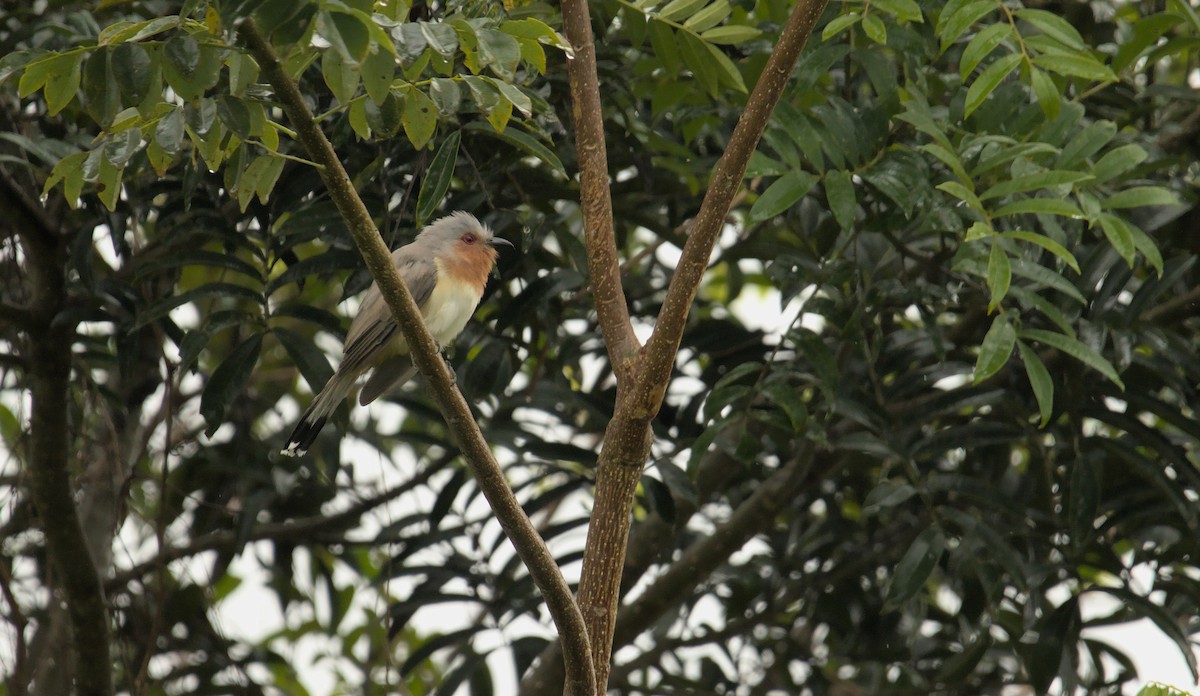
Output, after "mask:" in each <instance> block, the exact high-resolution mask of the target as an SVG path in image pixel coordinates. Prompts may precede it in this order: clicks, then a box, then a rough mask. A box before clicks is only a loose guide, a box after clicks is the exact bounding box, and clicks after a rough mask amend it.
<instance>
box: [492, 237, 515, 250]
mask: <svg viewBox="0 0 1200 696" xmlns="http://www.w3.org/2000/svg"><path fill="white" fill-rule="evenodd" d="M488 244H491V245H492V246H499V245H501V244H503V245H504V246H506V247H508V248H510V249H516V247H515V246H513V243H512V242H510V241H508V240H507V239H505V238H504V237H492V239H491V241H489V242H488Z"/></svg>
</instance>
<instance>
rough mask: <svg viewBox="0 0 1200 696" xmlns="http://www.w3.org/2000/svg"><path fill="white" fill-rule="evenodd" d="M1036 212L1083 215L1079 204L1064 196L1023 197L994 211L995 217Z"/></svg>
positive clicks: (1077, 217) (1064, 215) (1042, 213)
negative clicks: (1063, 197)
mask: <svg viewBox="0 0 1200 696" xmlns="http://www.w3.org/2000/svg"><path fill="white" fill-rule="evenodd" d="M1026 213H1035V214H1038V215H1059V216H1062V217H1068V218H1072V219H1076V220H1077V219H1079V218H1082V217H1083V212H1082V211H1081V210H1079V206H1077V205H1075V204H1074V203H1072V202H1070V201H1067V200H1064V199H1062V198H1022V199H1021V200H1019V201H1013V202H1012V203H1006V204H1004V205H1002V206H1000V207H999V208H996V210H994V211H992V216H993V217H1004V216H1006V215H1023V214H1026Z"/></svg>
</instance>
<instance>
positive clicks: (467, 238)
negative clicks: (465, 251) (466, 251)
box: [462, 232, 476, 244]
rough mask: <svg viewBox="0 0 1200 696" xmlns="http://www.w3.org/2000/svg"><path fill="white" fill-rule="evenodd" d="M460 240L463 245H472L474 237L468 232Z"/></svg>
mask: <svg viewBox="0 0 1200 696" xmlns="http://www.w3.org/2000/svg"><path fill="white" fill-rule="evenodd" d="M462 240H463V244H474V243H475V240H476V237H475V235H473V234H471V233H470V232H468V233H466V234H464V235H463V236H462Z"/></svg>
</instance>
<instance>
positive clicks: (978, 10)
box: [937, 0, 999, 53]
mask: <svg viewBox="0 0 1200 696" xmlns="http://www.w3.org/2000/svg"><path fill="white" fill-rule="evenodd" d="M998 7H999V6H998V5H997V4H996V3H995V2H992V1H991V0H975V2H969V3H965V4H964V3H958V4H957V5H954V4H953V3H948V4H947V5H946V7H945V8H944V9H943V10H942V14H941V15H939V16H938V25H937V32H938V38H940V39H941V42H942V52H943V53H945V52H946V49H947V48H950V44H952V43H954V42H955V41H957V40H958V37H960V36H962V35H963V34H965V33H966V32H967V30H968V29H970V28H971V27H972V26H973V25H974V24H975V22H978V21H979V20H981V19H983V18H984V17H986V16H987V15H989V14H991V13H993V12H995V11H996V10H997V9H998Z"/></svg>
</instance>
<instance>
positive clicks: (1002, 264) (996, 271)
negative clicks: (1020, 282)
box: [987, 242, 1012, 313]
mask: <svg viewBox="0 0 1200 696" xmlns="http://www.w3.org/2000/svg"><path fill="white" fill-rule="evenodd" d="M1011 284H1012V264H1010V263H1009V262H1008V254H1007V253H1005V251H1004V249H1003V248H1002V247H1001V245H1000V244H998V243H995V242H993V243H992V251H991V253H990V254H989V255H988V267H987V285H988V290H990V291H991V293H992V299H991V301H990V302H988V312H989V313H991V312H993V311H995V310H996V308H997V307H999V306H1000V303H1001V302H1003V301H1004V296H1005V295H1007V294H1008V286H1009V285H1011Z"/></svg>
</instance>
